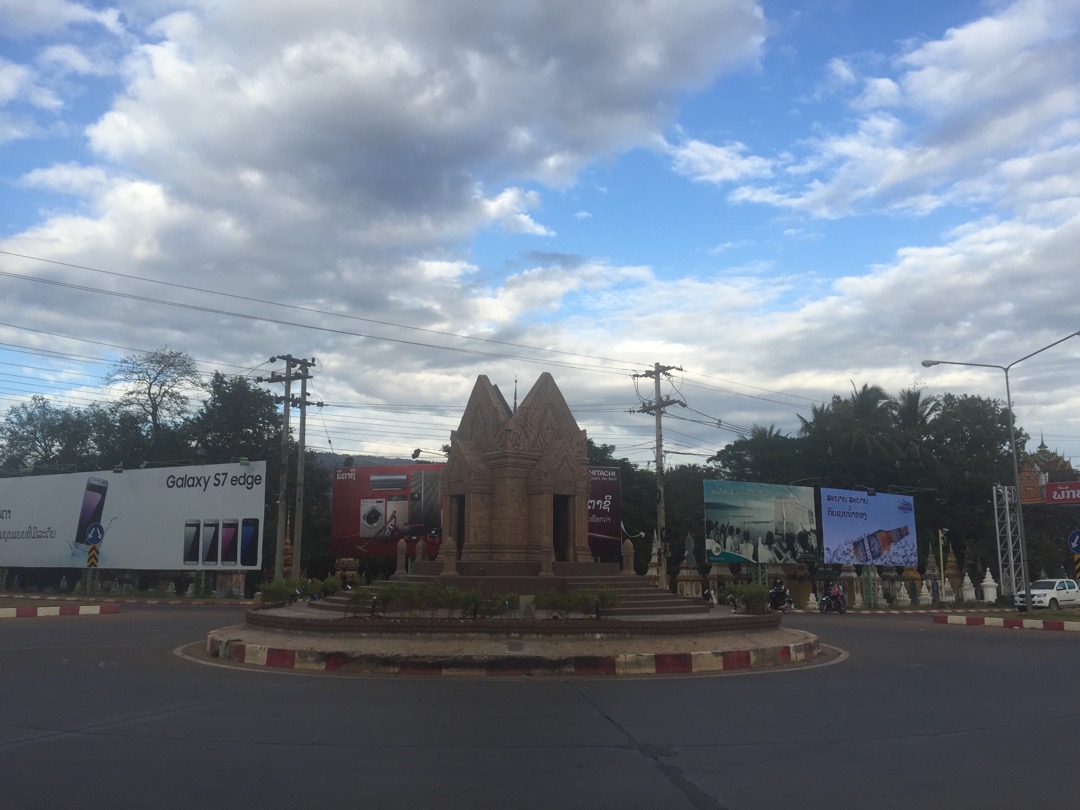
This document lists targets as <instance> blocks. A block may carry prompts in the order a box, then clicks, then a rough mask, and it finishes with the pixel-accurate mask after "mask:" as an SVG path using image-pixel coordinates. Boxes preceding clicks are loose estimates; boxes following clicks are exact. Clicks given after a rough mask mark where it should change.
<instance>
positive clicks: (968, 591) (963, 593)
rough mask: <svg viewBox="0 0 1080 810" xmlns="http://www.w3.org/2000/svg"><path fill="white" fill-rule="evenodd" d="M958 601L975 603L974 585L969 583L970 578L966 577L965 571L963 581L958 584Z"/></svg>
mask: <svg viewBox="0 0 1080 810" xmlns="http://www.w3.org/2000/svg"><path fill="white" fill-rule="evenodd" d="M960 601H961V602H974V601H975V585H974V584H973V583H972V582H971V577H969V576H968V575H967V571H965V572H964V581H963V582H962V583H961V584H960Z"/></svg>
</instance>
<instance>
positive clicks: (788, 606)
mask: <svg viewBox="0 0 1080 810" xmlns="http://www.w3.org/2000/svg"><path fill="white" fill-rule="evenodd" d="M794 607H795V603H794V602H792V601H791V592H790V591H788V589H787V588H785V587H783V586H774V587H773V588H772V589H771V590H770V591H769V609H770V610H782V611H783V612H784V613H790V612H791V611H792V610H793V609H794Z"/></svg>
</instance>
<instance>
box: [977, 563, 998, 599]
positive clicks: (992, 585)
mask: <svg viewBox="0 0 1080 810" xmlns="http://www.w3.org/2000/svg"><path fill="white" fill-rule="evenodd" d="M979 584H980V585H981V586H982V592H983V601H984V602H996V601H997V596H998V584H997V583H996V582H994V578H993V577H992V576H990V569H989V568H987V569H986V576H985V577H983V581H982V582H981V583H979Z"/></svg>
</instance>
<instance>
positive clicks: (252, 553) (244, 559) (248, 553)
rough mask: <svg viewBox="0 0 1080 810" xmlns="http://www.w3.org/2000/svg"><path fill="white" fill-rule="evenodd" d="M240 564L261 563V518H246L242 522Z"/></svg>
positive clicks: (252, 564) (251, 564)
mask: <svg viewBox="0 0 1080 810" xmlns="http://www.w3.org/2000/svg"><path fill="white" fill-rule="evenodd" d="M240 564H241V565H247V566H254V565H258V564H259V519H258V518H244V521H243V523H241V524H240Z"/></svg>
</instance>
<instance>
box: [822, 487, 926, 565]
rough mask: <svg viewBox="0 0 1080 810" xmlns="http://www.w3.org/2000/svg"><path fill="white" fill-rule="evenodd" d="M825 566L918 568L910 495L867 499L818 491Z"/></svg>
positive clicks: (852, 493)
mask: <svg viewBox="0 0 1080 810" xmlns="http://www.w3.org/2000/svg"><path fill="white" fill-rule="evenodd" d="M821 536H822V541H823V546H824V549H825V562H826V564H838V565H903V566H908V565H918V562H919V553H918V548H917V546H916V544H915V501H914V499H913V498H912V497H911V496H910V495H887V494H883V493H878V494H876V495H870V494H869V493H866V492H858V491H852V490H846V489H826V488H824V487H822V489H821Z"/></svg>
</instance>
